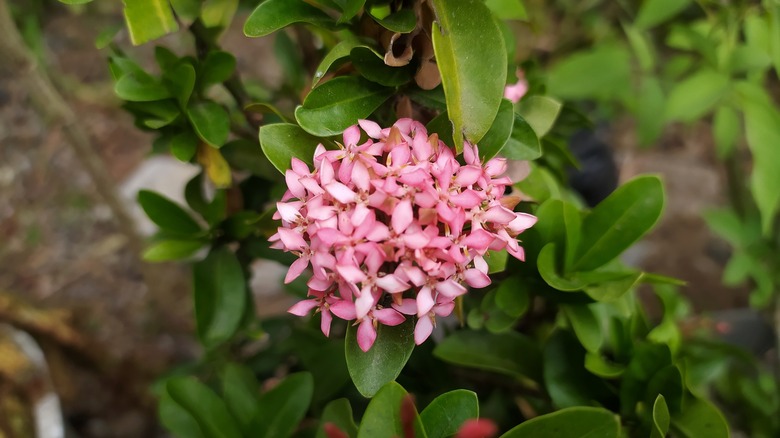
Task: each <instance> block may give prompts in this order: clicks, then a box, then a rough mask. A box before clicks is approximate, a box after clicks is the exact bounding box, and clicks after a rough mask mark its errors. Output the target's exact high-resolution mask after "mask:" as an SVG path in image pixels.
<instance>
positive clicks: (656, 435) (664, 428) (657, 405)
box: [650, 394, 669, 438]
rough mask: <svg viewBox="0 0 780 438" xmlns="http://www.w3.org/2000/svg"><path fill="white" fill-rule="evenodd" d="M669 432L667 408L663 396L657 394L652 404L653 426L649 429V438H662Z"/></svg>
mask: <svg viewBox="0 0 780 438" xmlns="http://www.w3.org/2000/svg"><path fill="white" fill-rule="evenodd" d="M667 432H669V408H668V407H667V406H666V400H664V396H663V395H661V394H658V397H656V399H655V402H654V403H653V424H652V427H651V429H650V438H664V437H666V434H667Z"/></svg>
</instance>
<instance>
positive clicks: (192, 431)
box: [157, 389, 204, 438]
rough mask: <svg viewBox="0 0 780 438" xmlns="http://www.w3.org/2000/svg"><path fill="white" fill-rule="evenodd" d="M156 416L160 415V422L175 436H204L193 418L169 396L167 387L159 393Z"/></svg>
mask: <svg viewBox="0 0 780 438" xmlns="http://www.w3.org/2000/svg"><path fill="white" fill-rule="evenodd" d="M157 416H158V417H160V423H162V425H163V426H165V428H166V429H168V430H169V431H170V432H171V433H172V434H173V436H175V437H178V438H204V435H203V432H201V430H200V426H198V422H197V421H196V420H195V418H193V417H192V415H190V413H189V412H187V410H186V409H184V408H183V407H181V406H180V405H179V404H178V403H176V402H175V401H174V400H173V398H171V396H170V394H168V390H167V389H164V391H163V393H162V394H161V395H160V401H159V403H158V405H157Z"/></svg>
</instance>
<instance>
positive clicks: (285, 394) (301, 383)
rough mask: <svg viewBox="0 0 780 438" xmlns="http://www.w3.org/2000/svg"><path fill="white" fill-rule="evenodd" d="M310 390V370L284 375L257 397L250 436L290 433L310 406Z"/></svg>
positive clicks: (273, 437)
mask: <svg viewBox="0 0 780 438" xmlns="http://www.w3.org/2000/svg"><path fill="white" fill-rule="evenodd" d="M313 392H314V379H312V377H311V374H309V373H306V372H303V373H295V374H290V375H289V376H287V377H285V379H284V380H282V381H281V382H280V383H279V384H278V385H276V386H274V387H273V389H271V390H270V391H268V392H266V393H265V394H263V395H262V396H261V397H260V401H259V403H258V407H259V408H258V413H257V415H256V416H255V418H254V421H253V422H252V429H251V430H252V434H251V436H256V437H258V438H276V437H282V436H291V435H292V433H293V431H295V429H297V427H298V423H300V422H301V420H303V417H304V416H305V415H306V412H307V411H308V410H309V403H311V397H312V393H313Z"/></svg>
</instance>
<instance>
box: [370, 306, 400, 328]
mask: <svg viewBox="0 0 780 438" xmlns="http://www.w3.org/2000/svg"><path fill="white" fill-rule="evenodd" d="M373 315H374V318H376V319H377V321H379V322H381V323H382V324H384V325H389V326H391V327H392V326H396V325H398V324H401V323H402V322H404V321H406V318H404V316H403V315H401V314H400V313H398V312H397V311H396V310H394V309H378V310H374V312H373Z"/></svg>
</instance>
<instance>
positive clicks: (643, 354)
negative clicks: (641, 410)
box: [620, 342, 672, 415]
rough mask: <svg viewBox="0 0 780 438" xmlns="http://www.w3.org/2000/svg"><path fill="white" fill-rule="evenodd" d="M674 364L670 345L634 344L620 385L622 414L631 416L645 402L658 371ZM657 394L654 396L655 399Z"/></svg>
mask: <svg viewBox="0 0 780 438" xmlns="http://www.w3.org/2000/svg"><path fill="white" fill-rule="evenodd" d="M671 364H672V353H671V350H670V349H669V346H668V345H665V344H651V343H645V342H642V343H634V352H633V355H632V357H631V360H630V362H629V363H628V366H627V367H626V371H625V372H624V373H623V379H622V383H621V385H620V412H621V413H622V414H623V415H630V414H631V413H633V412H635V406H636V404H637V403H638V402H640V401H643V397H644V396H645V393H646V391H647V387H648V384H649V383H650V380H651V379H652V378H653V376H655V375H656V373H657V372H658V370H661V369H663V368H665V367H667V366H669V365H671ZM656 395H657V394H652V397H653V399H655V396H656Z"/></svg>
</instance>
